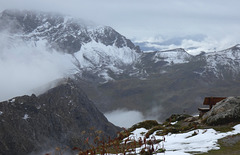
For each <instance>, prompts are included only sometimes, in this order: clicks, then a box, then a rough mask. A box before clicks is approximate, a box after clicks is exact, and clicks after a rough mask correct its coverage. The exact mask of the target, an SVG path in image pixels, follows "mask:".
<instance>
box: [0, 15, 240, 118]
mask: <svg viewBox="0 0 240 155" xmlns="http://www.w3.org/2000/svg"><path fill="white" fill-rule="evenodd" d="M0 31H1V32H2V33H3V32H4V33H5V34H7V35H8V37H10V38H11V40H12V41H11V42H10V43H9V44H10V45H9V46H10V47H11V46H13V45H14V40H15V39H16V38H17V39H21V40H22V41H23V42H25V43H26V44H28V45H31V46H35V47H38V46H40V45H43V44H44V46H46V47H47V49H48V50H49V51H51V50H56V51H59V52H63V53H66V54H70V55H72V59H71V60H69V61H72V62H73V63H74V64H75V66H76V67H77V72H75V75H76V78H77V79H78V80H79V82H81V83H82V88H83V89H84V91H86V93H87V94H88V96H89V97H90V98H91V99H92V100H93V101H94V102H95V103H96V105H97V106H98V108H99V109H100V110H101V111H102V112H107V111H111V110H115V109H119V108H126V109H131V110H132V109H135V110H139V111H141V112H143V113H144V114H145V115H154V116H156V115H157V116H158V118H159V119H160V120H162V119H164V118H166V117H167V116H168V115H169V114H171V113H174V112H176V113H181V112H186V113H196V112H197V111H196V108H197V107H198V106H200V105H201V103H202V100H203V97H205V96H231V95H238V92H239V90H240V88H239V87H238V84H239V82H240V81H239V80H240V78H239V77H240V76H239V73H240V59H239V56H240V55H239V53H240V46H239V45H236V46H234V47H231V48H229V49H226V50H222V51H217V52H212V53H205V52H202V53H200V54H199V55H196V56H193V55H190V54H189V53H187V52H186V51H185V50H184V49H172V50H168V51H154V52H148V53H146V52H142V51H141V49H140V48H139V47H138V46H136V45H134V44H133V43H132V42H131V41H130V40H129V39H127V38H126V37H124V36H123V35H121V34H119V33H118V32H117V31H115V30H114V29H112V28H111V27H107V26H99V25H95V24H92V23H89V22H86V21H83V20H80V19H75V18H72V17H68V16H62V15H56V14H50V13H43V12H32V11H13V10H6V11H3V12H2V13H1V15H0ZM6 32H7V33H6ZM14 46H15V47H17V45H14Z"/></svg>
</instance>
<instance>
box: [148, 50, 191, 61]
mask: <svg viewBox="0 0 240 155" xmlns="http://www.w3.org/2000/svg"><path fill="white" fill-rule="evenodd" d="M191 57H192V56H191V55H190V54H188V53H187V52H186V51H185V50H183V49H174V50H169V51H160V52H156V54H155V55H154V57H153V60H154V62H155V63H157V62H159V61H166V62H168V64H181V63H188V62H189V60H190V58H191Z"/></svg>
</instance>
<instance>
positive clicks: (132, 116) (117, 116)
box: [104, 109, 157, 128]
mask: <svg viewBox="0 0 240 155" xmlns="http://www.w3.org/2000/svg"><path fill="white" fill-rule="evenodd" d="M104 115H105V117H107V119H108V120H109V121H110V122H112V123H113V124H114V125H117V126H120V127H125V128H129V127H131V126H133V125H134V124H136V123H139V122H142V121H144V120H156V119H157V118H154V117H151V116H144V115H143V114H142V113H141V112H140V111H137V110H127V109H118V110H114V111H111V112H108V113H105V114H104Z"/></svg>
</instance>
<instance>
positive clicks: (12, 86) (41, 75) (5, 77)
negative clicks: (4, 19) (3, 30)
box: [0, 34, 74, 101]
mask: <svg viewBox="0 0 240 155" xmlns="http://www.w3.org/2000/svg"><path fill="white" fill-rule="evenodd" d="M0 41H1V43H0V101H3V100H7V99H9V98H12V97H15V96H19V95H26V94H28V95H31V94H32V93H36V92H34V91H33V89H36V88H38V87H42V86H43V85H45V84H47V83H49V82H50V81H53V80H56V79H59V78H63V77H65V76H67V75H68V73H69V74H70V73H72V72H74V64H73V63H72V58H71V56H70V55H68V54H62V53H59V52H56V51H51V52H49V51H47V49H46V47H45V44H44V42H42V44H38V45H36V46H35V45H29V44H28V45H26V44H24V43H23V42H21V41H16V40H14V42H11V38H9V37H6V35H5V34H1V37H0ZM14 46H16V47H14Z"/></svg>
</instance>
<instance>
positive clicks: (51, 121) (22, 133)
mask: <svg viewBox="0 0 240 155" xmlns="http://www.w3.org/2000/svg"><path fill="white" fill-rule="evenodd" d="M119 130H120V128H118V127H116V126H114V125H113V124H111V123H110V122H108V120H107V119H106V118H105V117H104V115H103V114H102V113H101V112H100V111H98V109H97V108H96V107H95V106H94V104H93V102H91V101H90V100H89V99H88V97H87V96H86V95H85V93H84V92H83V91H82V90H81V88H80V87H79V85H78V84H76V83H75V81H73V80H69V79H68V80H67V81H65V82H64V83H63V84H61V85H59V86H57V87H55V88H53V89H50V90H49V91H48V92H46V93H44V94H42V95H40V96H38V97H37V96H35V95H32V96H21V97H15V98H13V99H10V100H8V101H5V102H1V103H0V154H4V155H10V154H20V155H21V154H28V153H31V152H38V151H41V150H48V149H51V148H56V147H59V148H61V147H65V146H68V147H69V148H70V150H71V148H73V147H78V148H82V149H83V148H85V147H86V145H87V144H86V139H88V142H89V143H93V140H94V138H95V137H96V136H99V137H103V136H104V137H106V138H108V137H114V136H115V135H116V133H117V132H118V131H119ZM45 153H46V152H45ZM34 154H35V153H34Z"/></svg>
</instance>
